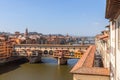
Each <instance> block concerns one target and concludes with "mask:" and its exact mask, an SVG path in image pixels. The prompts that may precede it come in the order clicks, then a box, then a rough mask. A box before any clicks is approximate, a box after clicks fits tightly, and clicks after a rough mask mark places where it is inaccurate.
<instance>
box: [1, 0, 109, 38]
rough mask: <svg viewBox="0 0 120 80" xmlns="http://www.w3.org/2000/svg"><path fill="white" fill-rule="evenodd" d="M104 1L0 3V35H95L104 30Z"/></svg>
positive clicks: (6, 0)
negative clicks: (16, 32) (37, 33)
mask: <svg viewBox="0 0 120 80" xmlns="http://www.w3.org/2000/svg"><path fill="white" fill-rule="evenodd" d="M105 7H106V0H0V32H3V31H4V32H11V33H14V32H15V31H20V32H25V29H26V28H28V30H29V31H30V32H39V33H43V34H63V35H66V34H69V35H77V36H95V35H96V34H99V33H100V32H101V31H102V30H104V29H105V26H106V25H108V20H106V19H105Z"/></svg>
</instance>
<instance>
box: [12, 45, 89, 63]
mask: <svg viewBox="0 0 120 80" xmlns="http://www.w3.org/2000/svg"><path fill="white" fill-rule="evenodd" d="M88 47H89V46H73V45H38V44H20V45H15V47H14V49H15V53H13V55H14V54H15V55H14V56H25V57H26V58H27V59H28V60H29V61H30V63H34V62H38V61H41V57H53V58H56V59H57V61H58V64H66V63H67V59H71V58H81V57H82V55H83V54H84V53H85V51H86V50H87V49H88Z"/></svg>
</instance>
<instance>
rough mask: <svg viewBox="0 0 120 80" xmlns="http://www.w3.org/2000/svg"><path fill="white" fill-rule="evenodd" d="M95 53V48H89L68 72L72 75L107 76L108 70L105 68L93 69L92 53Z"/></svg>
mask: <svg viewBox="0 0 120 80" xmlns="http://www.w3.org/2000/svg"><path fill="white" fill-rule="evenodd" d="M95 51H96V47H95V46H93V45H92V46H90V47H89V48H88V49H87V51H86V53H85V54H84V55H83V56H82V58H81V59H80V60H79V61H78V62H77V63H76V65H75V66H74V67H73V68H72V70H71V71H70V72H71V73H74V74H81V75H82V74H84V75H87V74H89V75H102V76H109V70H108V69H107V68H100V67H94V66H93V65H94V53H95Z"/></svg>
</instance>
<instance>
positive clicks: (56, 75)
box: [0, 58, 77, 80]
mask: <svg viewBox="0 0 120 80" xmlns="http://www.w3.org/2000/svg"><path fill="white" fill-rule="evenodd" d="M42 62H43V63H37V64H29V63H28V62H25V61H16V62H11V63H7V64H4V65H0V80H73V78H72V74H71V73H69V71H70V70H71V68H72V67H73V66H74V65H75V63H76V62H77V59H69V60H68V65H57V60H56V59H54V58H42Z"/></svg>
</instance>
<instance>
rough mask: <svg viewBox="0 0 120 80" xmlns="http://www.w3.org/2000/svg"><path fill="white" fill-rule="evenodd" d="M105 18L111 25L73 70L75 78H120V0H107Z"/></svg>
mask: <svg viewBox="0 0 120 80" xmlns="http://www.w3.org/2000/svg"><path fill="white" fill-rule="evenodd" d="M105 18H106V19H108V20H109V25H107V26H106V27H105V30H104V31H102V32H101V33H100V34H98V35H96V37H95V47H91V49H90V50H89V49H88V50H87V52H86V53H85V54H84V55H83V57H82V58H81V59H80V60H79V61H78V62H77V64H76V65H75V66H74V67H73V69H72V70H71V73H72V74H73V80H88V79H90V80H120V0H106V14H105ZM91 51H92V52H91ZM96 64H98V65H96ZM99 64H100V65H99Z"/></svg>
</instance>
